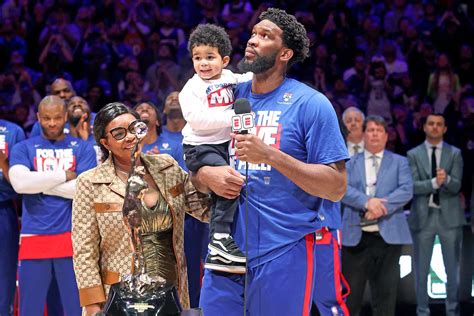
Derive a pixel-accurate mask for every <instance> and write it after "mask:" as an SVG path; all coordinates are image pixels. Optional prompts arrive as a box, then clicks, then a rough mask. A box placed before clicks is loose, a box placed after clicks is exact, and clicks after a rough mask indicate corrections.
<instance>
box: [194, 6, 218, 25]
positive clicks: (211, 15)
mask: <svg viewBox="0 0 474 316" xmlns="http://www.w3.org/2000/svg"><path fill="white" fill-rule="evenodd" d="M198 4H199V5H200V6H201V14H202V16H203V18H202V19H201V20H200V21H199V24H206V23H210V24H216V25H223V23H222V19H221V16H220V14H219V13H220V12H219V1H218V0H199V1H198Z"/></svg>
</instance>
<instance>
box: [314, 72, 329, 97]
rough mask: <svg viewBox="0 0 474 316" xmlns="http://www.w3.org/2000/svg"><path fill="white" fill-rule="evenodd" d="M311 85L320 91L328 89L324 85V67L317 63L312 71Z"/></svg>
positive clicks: (324, 91) (323, 91)
mask: <svg viewBox="0 0 474 316" xmlns="http://www.w3.org/2000/svg"><path fill="white" fill-rule="evenodd" d="M313 87H314V88H315V89H316V90H318V91H320V92H322V93H326V92H327V91H328V88H327V85H326V73H325V72H324V68H323V67H321V66H318V65H316V66H315V67H314V71H313Z"/></svg>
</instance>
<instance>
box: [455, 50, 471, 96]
mask: <svg viewBox="0 0 474 316" xmlns="http://www.w3.org/2000/svg"><path fill="white" fill-rule="evenodd" d="M457 69H458V70H457V71H458V75H459V83H460V85H461V87H463V88H466V87H471V88H472V87H473V85H474V60H473V55H472V45H469V44H467V43H465V44H463V45H462V46H461V48H460V49H459V57H458V68H457Z"/></svg>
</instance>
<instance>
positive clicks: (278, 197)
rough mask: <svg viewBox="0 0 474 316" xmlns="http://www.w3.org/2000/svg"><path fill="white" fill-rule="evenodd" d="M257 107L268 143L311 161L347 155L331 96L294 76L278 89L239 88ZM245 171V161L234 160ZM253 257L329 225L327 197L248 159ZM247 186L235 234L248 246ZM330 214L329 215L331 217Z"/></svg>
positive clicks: (260, 258) (259, 130) (262, 257)
mask: <svg viewBox="0 0 474 316" xmlns="http://www.w3.org/2000/svg"><path fill="white" fill-rule="evenodd" d="M235 93H236V97H238V98H247V99H248V100H249V102H250V104H251V106H252V111H253V112H254V113H255V128H254V129H253V131H251V133H253V134H256V135H257V136H258V137H259V138H260V139H262V140H263V141H264V142H265V143H266V144H268V145H271V146H273V147H275V148H277V149H279V150H281V151H282V152H284V153H286V154H288V155H290V156H292V157H294V158H296V159H298V160H300V161H302V162H305V163H310V164H330V163H333V162H336V161H340V160H347V159H348V158H349V155H348V152H347V149H346V145H345V142H344V140H343V137H342V135H341V131H340V128H339V123H338V120H337V117H336V113H335V111H334V109H333V107H332V105H331V103H330V102H329V100H328V99H327V98H326V97H325V96H324V95H322V94H321V93H319V92H317V91H316V90H314V89H312V88H310V87H308V86H306V85H304V84H302V83H300V82H298V81H296V80H293V79H285V80H284V82H283V83H282V84H281V85H280V86H279V87H278V88H276V89H275V90H274V91H272V92H269V93H266V94H253V93H252V92H251V82H246V83H242V84H240V85H238V86H237V88H236V91H235ZM236 169H237V170H239V172H241V173H242V174H245V162H243V161H238V160H237V162H236ZM248 182H249V183H248V187H247V190H248V192H249V193H248V208H249V209H248V217H249V218H248V238H249V239H248V240H249V259H250V260H249V263H250V265H251V266H255V265H258V264H261V263H265V262H267V261H269V260H272V259H274V258H276V257H277V256H279V255H281V254H283V253H284V252H286V251H288V250H289V249H291V247H292V246H293V245H295V244H296V242H297V241H298V240H300V239H302V238H303V237H304V236H305V235H307V234H309V233H313V232H315V231H316V230H318V229H320V228H321V227H323V226H331V223H327V222H326V218H325V217H324V216H320V214H319V211H320V209H321V208H322V204H323V202H324V201H325V200H323V199H321V198H319V197H315V196H312V195H310V194H308V193H306V192H305V191H303V190H302V189H301V188H300V187H298V186H297V185H296V184H294V183H293V182H292V181H290V180H289V179H288V178H287V177H285V176H284V175H282V174H281V173H280V172H279V171H277V170H276V169H274V168H272V166H270V165H267V164H257V165H255V164H249V181H248ZM244 210H245V189H244V190H242V194H241V199H240V212H239V215H238V217H237V219H236V223H235V225H236V227H235V238H236V240H237V242H238V243H239V245H240V246H241V248H242V249H244V248H245V245H244V240H245V239H244V238H245V211H244ZM328 219H330V217H328Z"/></svg>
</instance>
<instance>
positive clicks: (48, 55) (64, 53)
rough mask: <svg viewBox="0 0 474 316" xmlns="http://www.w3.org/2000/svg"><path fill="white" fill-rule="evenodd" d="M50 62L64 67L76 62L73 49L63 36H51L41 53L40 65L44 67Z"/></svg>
mask: <svg viewBox="0 0 474 316" xmlns="http://www.w3.org/2000/svg"><path fill="white" fill-rule="evenodd" d="M49 61H51V62H56V63H59V64H60V65H62V66H63V67H65V66H66V65H67V64H68V63H72V62H73V61H74V56H73V52H72V49H71V47H70V46H69V44H68V43H67V41H66V40H65V38H64V37H63V35H61V34H53V35H51V36H50V37H49V38H48V42H47V43H46V46H45V47H44V48H43V51H42V52H41V55H40V57H39V63H40V64H41V65H42V64H44V63H47V62H49Z"/></svg>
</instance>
